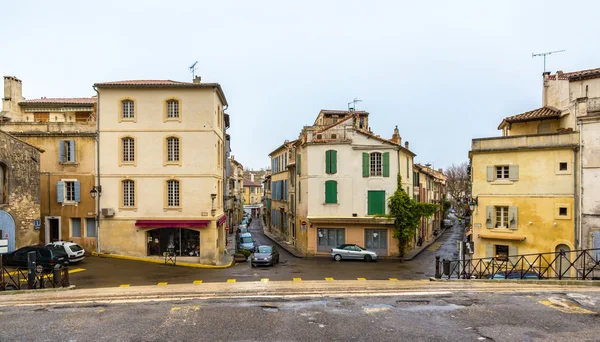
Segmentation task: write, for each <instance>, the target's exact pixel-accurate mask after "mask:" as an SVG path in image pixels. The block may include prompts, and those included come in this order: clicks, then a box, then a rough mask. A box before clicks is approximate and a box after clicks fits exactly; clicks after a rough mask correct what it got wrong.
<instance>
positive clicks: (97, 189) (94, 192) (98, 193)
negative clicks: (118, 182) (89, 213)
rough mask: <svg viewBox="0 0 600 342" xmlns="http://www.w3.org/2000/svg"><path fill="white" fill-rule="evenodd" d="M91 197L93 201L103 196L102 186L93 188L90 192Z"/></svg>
mask: <svg viewBox="0 0 600 342" xmlns="http://www.w3.org/2000/svg"><path fill="white" fill-rule="evenodd" d="M90 196H92V198H93V199H96V197H98V196H102V186H101V185H98V186H92V190H90Z"/></svg>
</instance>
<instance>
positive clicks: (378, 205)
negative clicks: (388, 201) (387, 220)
mask: <svg viewBox="0 0 600 342" xmlns="http://www.w3.org/2000/svg"><path fill="white" fill-rule="evenodd" d="M367 197H368V198H367V200H368V204H367V215H379V214H381V215H384V214H385V191H369V192H368V196H367Z"/></svg>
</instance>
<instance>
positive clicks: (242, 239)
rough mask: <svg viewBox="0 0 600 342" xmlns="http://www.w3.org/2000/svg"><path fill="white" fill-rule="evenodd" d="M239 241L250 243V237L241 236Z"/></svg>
mask: <svg viewBox="0 0 600 342" xmlns="http://www.w3.org/2000/svg"><path fill="white" fill-rule="evenodd" d="M240 241H241V242H242V243H252V238H251V237H243V238H241V239H240Z"/></svg>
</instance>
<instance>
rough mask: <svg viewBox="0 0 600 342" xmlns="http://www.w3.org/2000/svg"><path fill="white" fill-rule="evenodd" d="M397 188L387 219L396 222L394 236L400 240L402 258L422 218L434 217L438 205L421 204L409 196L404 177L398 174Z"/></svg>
mask: <svg viewBox="0 0 600 342" xmlns="http://www.w3.org/2000/svg"><path fill="white" fill-rule="evenodd" d="M397 183H398V184H397V188H396V191H395V192H394V195H393V196H392V197H390V198H389V199H388V208H389V214H387V215H385V217H387V218H389V219H393V220H394V225H395V230H394V233H393V234H392V236H393V237H394V238H396V239H398V248H399V250H400V256H404V254H405V252H406V251H405V249H406V246H407V245H408V243H409V241H411V240H412V239H413V237H414V235H415V230H416V229H417V227H419V222H420V220H421V217H429V216H431V215H433V214H434V213H435V212H436V211H437V209H438V205H436V204H429V203H421V202H417V201H415V200H413V199H412V198H410V196H408V194H407V193H406V191H404V189H403V187H402V176H401V175H400V173H398V176H397Z"/></svg>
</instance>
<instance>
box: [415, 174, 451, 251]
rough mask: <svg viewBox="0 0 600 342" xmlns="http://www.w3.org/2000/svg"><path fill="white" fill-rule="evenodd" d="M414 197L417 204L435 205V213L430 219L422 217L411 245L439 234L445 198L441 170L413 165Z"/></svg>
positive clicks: (444, 184)
mask: <svg viewBox="0 0 600 342" xmlns="http://www.w3.org/2000/svg"><path fill="white" fill-rule="evenodd" d="M413 184H414V190H413V191H414V195H413V199H414V200H415V201H417V202H422V203H429V204H436V205H437V206H438V209H437V211H436V212H435V213H434V214H433V215H432V216H431V217H422V218H421V223H420V225H419V229H418V231H417V232H416V233H415V235H414V236H415V238H414V241H413V244H414V243H416V242H418V241H419V240H420V241H421V243H426V242H427V241H430V240H431V239H433V238H434V237H435V236H436V235H437V233H439V232H440V229H441V227H442V221H443V219H444V209H443V202H444V199H445V198H446V176H444V173H443V172H442V170H441V169H439V170H434V169H432V168H431V166H430V165H421V164H415V166H414V176H413Z"/></svg>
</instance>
